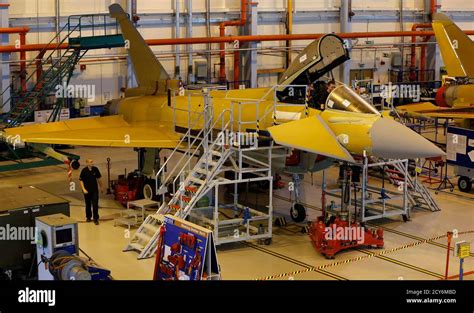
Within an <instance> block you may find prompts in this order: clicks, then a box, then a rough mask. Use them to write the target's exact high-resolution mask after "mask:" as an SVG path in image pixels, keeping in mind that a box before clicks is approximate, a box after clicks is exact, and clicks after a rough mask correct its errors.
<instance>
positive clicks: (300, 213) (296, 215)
mask: <svg viewBox="0 0 474 313" xmlns="http://www.w3.org/2000/svg"><path fill="white" fill-rule="evenodd" d="M290 215H291V219H292V220H293V221H295V222H296V223H300V222H302V221H304V220H305V219H306V209H305V207H304V206H303V205H302V204H301V203H297V202H295V203H293V205H292V206H291V209H290Z"/></svg>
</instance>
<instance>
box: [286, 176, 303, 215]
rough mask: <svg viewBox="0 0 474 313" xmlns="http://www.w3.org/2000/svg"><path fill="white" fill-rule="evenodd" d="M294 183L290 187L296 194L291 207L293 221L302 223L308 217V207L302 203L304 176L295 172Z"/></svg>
mask: <svg viewBox="0 0 474 313" xmlns="http://www.w3.org/2000/svg"><path fill="white" fill-rule="evenodd" d="M292 178H293V184H292V186H291V188H290V192H293V193H294V194H295V201H294V202H293V205H292V206H291V208H290V216H291V219H292V220H293V221H295V222H296V223H300V222H302V221H304V220H305V219H306V209H305V207H304V206H303V205H302V204H301V203H300V195H301V189H300V188H301V179H302V176H301V175H299V174H293V177H292Z"/></svg>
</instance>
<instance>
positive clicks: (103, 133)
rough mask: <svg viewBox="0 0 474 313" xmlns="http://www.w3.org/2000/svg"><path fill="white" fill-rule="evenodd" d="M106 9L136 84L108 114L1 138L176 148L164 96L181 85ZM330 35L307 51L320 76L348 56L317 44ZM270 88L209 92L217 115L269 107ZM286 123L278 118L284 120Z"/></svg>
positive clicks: (324, 144) (322, 151) (330, 143)
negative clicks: (237, 104)
mask: <svg viewBox="0 0 474 313" xmlns="http://www.w3.org/2000/svg"><path fill="white" fill-rule="evenodd" d="M109 10H110V13H111V16H113V17H115V18H116V19H117V21H118V22H119V24H120V27H121V30H122V34H123V37H124V39H125V41H126V43H128V45H129V49H128V53H129V55H130V59H131V61H132V64H133V68H134V71H135V74H136V77H137V82H138V87H136V88H131V89H127V90H126V92H125V98H124V99H116V100H113V101H111V102H110V103H109V104H108V106H107V114H108V115H110V116H104V117H92V118H82V119H74V120H68V121H60V122H52V123H46V124H33V125H27V126H21V127H14V128H8V129H6V130H5V132H6V134H4V136H5V137H8V136H10V137H17V136H19V138H20V140H21V141H22V142H26V143H32V144H68V145H84V146H107V147H139V148H174V147H176V146H177V145H178V144H179V141H180V136H181V135H180V134H178V133H176V132H175V130H174V123H173V114H174V112H173V109H172V108H171V107H170V104H169V100H168V96H167V92H168V89H172V90H177V89H178V88H179V81H177V80H173V79H169V76H168V74H167V73H166V71H165V70H164V68H163V66H162V65H161V64H160V62H159V61H158V60H157V59H156V57H155V56H154V54H153V52H152V50H151V49H150V48H149V47H148V46H147V45H146V43H145V42H144V40H143V38H142V36H141V35H140V34H139V32H138V31H137V30H136V29H135V28H134V27H133V25H132V23H131V22H130V20H129V19H128V17H127V15H126V13H125V12H124V11H123V9H122V7H121V6H120V5H118V4H113V5H111V6H110V7H109ZM333 37H334V36H333V35H327V36H325V37H323V38H321V39H320V40H317V41H315V42H313V43H312V45H310V51H308V55H310V58H309V59H310V60H309V61H308V62H304V64H305V65H307V66H308V67H311V66H313V65H314V64H316V65H315V66H313V67H312V68H311V69H312V71H313V72H314V75H316V76H318V75H321V71H320V69H319V66H320V65H321V64H322V62H326V65H325V66H331V67H335V66H337V65H339V64H340V63H342V62H344V61H345V59H346V58H347V52H346V51H345V50H341V49H339V50H341V51H339V50H338V53H337V54H334V52H331V51H326V50H327V49H323V47H322V45H321V42H323V41H324V42H325V46H329V45H334V44H336V45H337V43H338V41H340V39H339V38H333ZM313 47H315V48H313ZM316 48H317V49H316ZM313 50H314V51H313ZM325 54H326V55H327V57H326V58H322V57H319V55H322V56H324V55H325ZM317 56H318V57H317ZM327 62H329V63H327ZM318 64H319V65H318ZM292 74H293V75H294V77H297V76H298V75H299V73H297V72H294V73H293V72H292ZM316 76H315V77H316ZM290 79H291V78H290ZM269 91H270V88H257V89H246V90H230V91H212V92H211V97H212V98H213V101H212V102H213V107H214V112H216V115H217V114H219V113H220V112H221V111H223V110H226V109H227V110H228V109H229V108H230V106H231V102H232V101H247V100H252V101H254V100H259V101H262V105H264V108H265V109H267V108H268V107H269V106H271V105H273V94H272V92H269ZM265 95H266V96H265ZM176 99H177V100H176V103H177V106H179V107H182V108H188V105H187V103H188V97H186V96H184V97H176ZM202 102H203V100H202V96H200V97H195V98H193V99H192V103H191V109H192V110H195V111H202V110H203V105H202ZM302 107H304V106H299V108H302ZM279 110H280V111H279V112H277V114H278V115H279V116H283V117H285V116H288V115H291V114H288V113H291V112H294V113H295V114H296V115H300V116H301V115H302V112H295V110H300V111H301V109H298V108H296V107H295V106H294V105H292V104H289V105H281V104H280V105H279ZM181 111H183V110H181ZM242 111H243V112H241V113H242V119H249V116H250V115H251V113H252V112H250V111H253V112H255V107H252V108H250V109H249V110H242ZM247 111H249V112H247ZM263 111H265V110H262V111H261V113H262V112H263ZM176 114H177V116H178V118H177V120H176V122H177V126H180V125H189V124H188V121H187V120H188V117H189V116H188V115H187V114H185V113H182V112H178V113H176ZM253 114H255V113H253ZM314 114H315V113H314V110H312V109H311V113H310V116H312V115H314ZM236 118H237V115H236V113H235V112H234V121H236ZM254 118H255V117H254ZM266 119H268V120H270V121H267V122H265V123H264V121H263V118H262V119H261V126H260V129H261V130H264V129H266V128H267V127H269V126H272V125H273V124H272V123H271V120H272V116H271V114H269V115H268V116H267V117H266ZM315 119H319V120H320V117H315ZM283 120H285V118H283ZM284 122H285V121H282V123H284ZM320 122H321V121H320ZM235 125H237V123H235ZM234 128H235V126H234ZM307 131H308V133H311V134H312V136H317V137H319V138H324V140H317V141H314V142H313V143H312V144H311V152H314V153H317V154H319V155H322V156H328V157H331V158H336V159H342V160H346V161H353V159H352V156H351V155H350V153H349V152H348V151H347V150H346V149H345V148H344V147H343V146H342V145H341V144H340V143H339V142H338V140H337V139H336V136H335V134H334V132H333V131H332V130H331V129H330V128H329V127H327V126H326V125H324V124H323V123H320V125H312V126H311V127H310V128H308V130H307ZM290 146H292V145H290ZM51 156H53V155H51ZM53 157H55V156H53Z"/></svg>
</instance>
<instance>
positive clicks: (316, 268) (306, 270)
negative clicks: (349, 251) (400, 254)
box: [255, 230, 474, 280]
mask: <svg viewBox="0 0 474 313" xmlns="http://www.w3.org/2000/svg"><path fill="white" fill-rule="evenodd" d="M469 233H474V230H469V231H463V232H458V235H464V234H469ZM444 237H447V234H444V235H439V236H435V237H432V238H429V239H423V240H419V241H416V242H412V243H408V244H404V245H401V246H398V247H395V248H392V249H388V250H383V251H380V252H377V253H374V254H366V255H363V256H358V257H355V258H351V259H347V260H342V261H336V262H333V263H328V264H324V265H320V266H317V267H310V268H306V269H303V270H296V271H292V272H287V273H282V274H276V275H271V276H265V277H262V278H257V279H255V280H272V279H276V278H282V277H291V276H294V275H298V274H302V273H307V272H317V271H318V270H323V269H325V268H328V267H334V266H337V265H342V264H348V263H352V262H357V261H360V260H364V259H370V258H373V257H377V256H383V255H385V254H388V253H393V252H396V251H399V250H403V249H406V248H411V247H415V246H418V245H421V244H424V243H427V242H428V241H432V240H438V239H441V238H444Z"/></svg>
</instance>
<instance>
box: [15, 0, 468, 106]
mask: <svg viewBox="0 0 474 313" xmlns="http://www.w3.org/2000/svg"><path fill="white" fill-rule="evenodd" d="M127 2H128V1H127V0H122V1H113V0H81V1H80V5H78V1H75V0H60V1H59V5H60V12H61V25H63V24H64V23H65V22H66V21H67V16H69V15H74V14H94V13H107V12H108V9H107V8H108V6H109V5H110V4H112V3H120V4H122V5H123V6H126V5H127ZM424 2H425V1H424V0H404V1H403V7H404V9H405V10H404V12H405V13H404V14H405V15H406V16H405V23H404V24H403V28H404V30H410V29H411V26H412V24H413V22H419V19H420V16H422V14H423V10H424ZM55 3H56V0H15V1H11V6H10V9H9V14H10V26H23V25H25V26H29V27H30V28H31V30H30V33H29V34H28V35H27V37H26V39H27V44H36V43H47V42H49V41H50V40H51V38H52V37H53V35H54V33H55V27H54V21H55V17H54V16H52V12H53V13H54V12H55ZM438 4H440V5H441V9H442V10H443V11H449V12H453V14H454V13H456V14H458V15H459V12H463V11H464V12H465V14H466V9H465V5H466V3H465V1H462V0H449V1H448V0H442V1H440V0H439V1H438ZM286 5H287V1H286V0H260V1H258V11H259V19H260V20H261V21H259V27H258V33H259V34H283V33H285V32H286V28H285V20H284V16H285V14H286ZM399 5H400V0H389V1H377V0H365V1H360V0H354V1H352V10H353V11H354V12H355V13H356V16H355V17H357V15H359V16H361V15H362V16H363V15H373V16H374V17H375V19H371V21H370V23H369V22H368V20H363V19H361V18H354V19H353V20H352V21H351V23H350V24H351V30H352V31H353V32H365V31H398V30H400V23H399V21H398V16H397V14H398V10H399ZM179 6H180V12H181V19H182V24H181V27H180V34H179V36H180V37H186V0H179ZM192 6H193V14H194V16H195V18H194V19H195V21H194V25H193V37H206V36H207V32H206V26H205V23H204V20H203V19H202V16H204V15H203V14H204V13H205V11H206V1H205V0H194V1H192ZM339 6H340V0H325V1H313V0H296V1H294V14H295V15H298V14H299V16H300V17H303V18H299V19H295V20H294V25H293V33H295V34H298V33H309V32H311V33H328V32H339V31H340V22H339V18H338V17H337V15H338V14H339V13H338V11H339ZM472 6H473V8H472V10H473V11H474V4H472ZM239 10H240V0H221V1H215V0H213V1H211V20H214V23H213V24H212V25H211V36H216V37H217V36H219V27H218V23H215V21H218V20H219V19H220V18H221V19H233V18H238V17H239ZM174 11H175V1H174V0H173V1H172V0H159V1H158V0H157V1H137V12H138V15H139V16H140V17H141V20H140V21H139V23H138V25H139V30H140V32H141V33H142V35H143V36H144V38H145V39H158V38H173V37H175V29H174V21H173V18H174ZM473 11H471V12H469V11H468V12H467V14H470V16H472V14H474V13H473ZM323 12H325V13H327V12H334V14H333V15H334V17H333V18H330V17H329V18H328V17H327V16H328V14H324V16H326V17H324V18H323V14H322V13H323ZM455 17H456V16H455ZM455 20H456V21H457V23H458V25H459V26H460V27H462V28H465V29H474V23H473V22H469V19H467V18H463V17H462V16H461V17H460V19H456V18H455ZM471 21H472V19H471ZM236 34H238V30H237V28H236V27H227V28H226V35H236ZM17 39H18V36H17V35H10V44H14V42H15V40H17ZM371 40H373V42H374V44H375V45H383V46H382V47H380V48H377V49H375V48H370V47H363V48H358V49H354V50H353V51H352V54H351V58H352V62H351V68H352V69H357V68H376V70H375V73H374V79H375V81H380V82H381V83H384V82H387V79H388V77H387V69H388V67H389V64H390V60H389V59H387V58H385V59H384V58H383V53H384V52H385V53H390V52H393V51H398V47H397V46H393V44H398V43H400V42H401V38H373V39H371ZM409 40H410V38H405V42H408V41H409ZM307 43H309V41H294V42H293V47H294V48H296V49H301V48H302V47H304V45H305V44H307ZM355 44H356V45H359V44H364V40H363V39H359V40H358V41H356V42H355ZM258 46H259V47H262V48H267V49H266V50H265V51H263V52H261V53H260V54H259V56H258V69H278V68H283V67H284V65H285V57H284V55H283V54H281V53H277V54H276V53H275V52H272V51H270V50H269V49H270V48H271V49H273V50H274V49H275V47H277V48H278V47H280V48H284V47H285V42H282V41H280V42H271V41H268V42H263V43H261V44H259V45H258ZM152 49H153V51H155V52H156V53H157V54H158V56H159V58H160V60H161V61H162V63H163V65H164V66H165V68H166V69H167V71H168V72H169V73H170V74H171V75H172V74H173V72H174V68H175V59H174V54H173V53H174V51H175V47H172V46H154V47H152ZM180 49H181V53H182V55H181V58H180V74H181V76H182V77H183V78H185V77H186V75H187V73H186V70H187V68H188V64H187V62H188V61H187V55H186V49H187V48H186V46H181V48H180ZM206 49H207V45H205V44H202V45H194V46H193V50H194V51H195V52H199V51H204V50H206ZM212 49H215V50H218V49H219V45H218V44H213V45H212ZM124 55H125V50H124V49H110V50H106V49H104V50H95V51H89V52H88V54H87V55H86V58H84V59H83V60H82V61H81V64H86V69H85V70H84V71H81V70H80V69H77V70H76V72H75V74H74V76H73V81H72V83H75V84H81V83H88V84H95V85H96V100H95V103H93V104H103V103H104V102H106V101H107V100H108V99H110V98H117V97H120V94H121V92H120V88H121V87H125V85H126V82H127V78H128V74H129V73H128V72H127V63H126V60H125V59H124V58H122V59H121V60H119V61H117V60H116V59H110V58H106V57H112V56H122V57H123V56H124ZM295 55H296V52H295V53H293V57H294V56H295ZM18 57H19V56H18V54H17V53H12V54H11V60H15V59H18ZM34 57H35V52H31V53H28V54H27V58H28V59H32V58H34ZM99 57H100V58H101V59H100V60H99V59H98V58H99ZM200 59H202V60H205V57H204V56H199V55H197V56H196V55H195V56H194V59H193V61H196V60H200ZM437 59H440V58H437ZM382 60H384V61H385V65H381V62H380V61H382ZM441 62H442V61H441ZM218 63H219V56H218V55H217V54H215V55H214V56H213V58H212V64H213V65H212V75H213V77H218V66H217V65H216V64H218ZM374 64H375V65H374ZM337 72H338V71H335V74H336V78H337V77H338V76H337V74H338V73H337ZM226 74H227V77H228V79H229V80H231V78H232V74H233V58H232V55H228V57H227V58H226ZM277 79H278V76H277V74H261V75H259V78H258V85H259V86H268V85H272V84H275V83H276V82H277Z"/></svg>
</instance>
